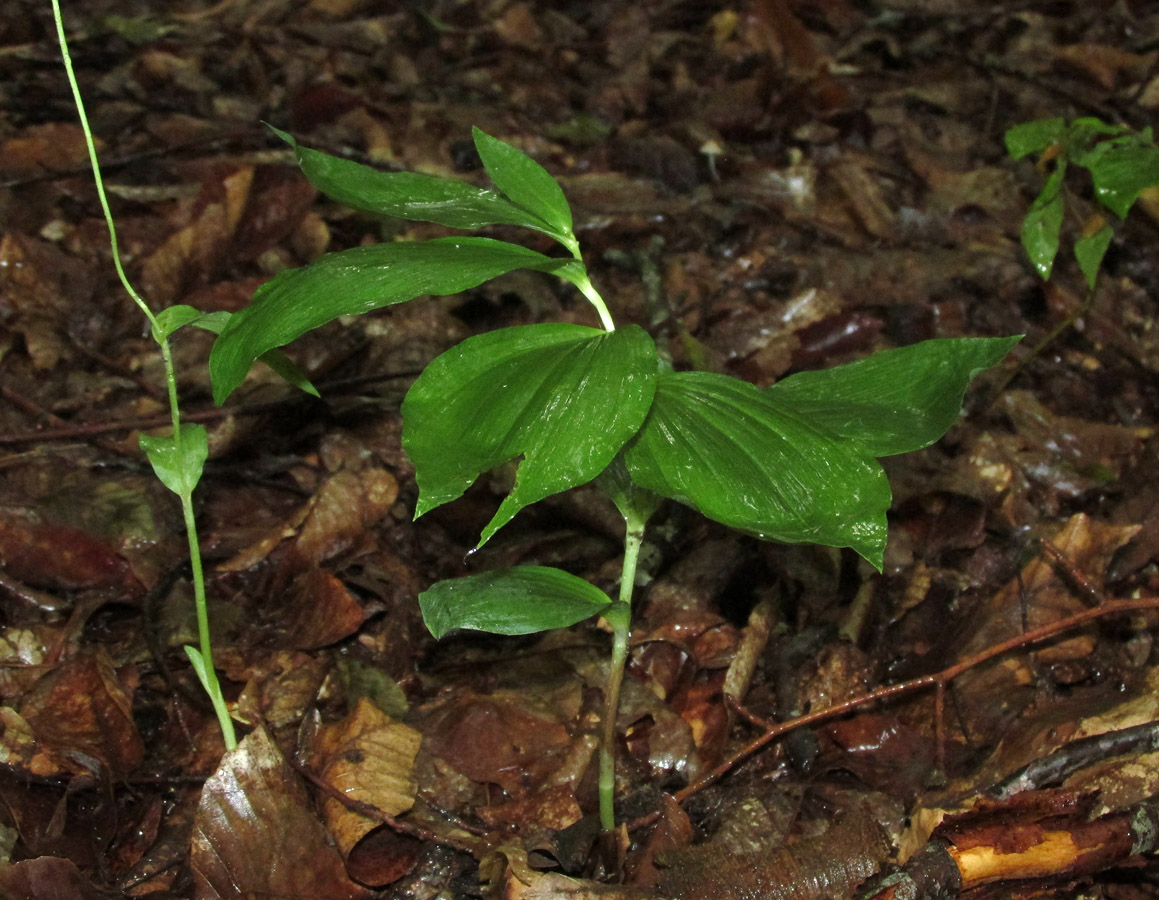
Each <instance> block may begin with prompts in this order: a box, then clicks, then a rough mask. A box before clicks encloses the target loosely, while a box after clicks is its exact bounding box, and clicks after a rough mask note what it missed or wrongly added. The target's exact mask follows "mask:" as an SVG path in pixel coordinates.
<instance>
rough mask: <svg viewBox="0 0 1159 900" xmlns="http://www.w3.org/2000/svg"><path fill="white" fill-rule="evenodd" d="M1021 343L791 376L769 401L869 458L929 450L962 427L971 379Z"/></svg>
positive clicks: (927, 348) (922, 350) (936, 344)
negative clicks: (955, 426) (956, 426)
mask: <svg viewBox="0 0 1159 900" xmlns="http://www.w3.org/2000/svg"><path fill="white" fill-rule="evenodd" d="M1019 340H1021V338H1020V337H1007V338H942V339H938V340H932V341H922V342H921V343H918V344H913V345H911V346H909V347H901V348H898V349H896V350H882V351H881V352H879V353H875V354H873V355H872V356H869V357H867V358H865V359H862V360H858V361H857V362H852V363H847V364H846V365H843V366H834V367H833V368H831V369H822V370H819V371H813V372H799V373H798V374H796V375H790V376H789V377H788V378H786V379H785V380H784V381H779V382H777V383H776V384H774V385H773V386H772V387H771V388H769V389H768V393H769V395H770V396H772V397H773V398H774V399H776V400H778V401H779V402H781V403H782V404H783V405H784V406H786V407H788V408H791V409H792V410H793V411H794V412H795V413H796V414H797V415H798V416H800V417H801V418H802V419H804V420H806V421H808V422H809V423H811V424H812V425H815V426H816V427H817V428H819V429H822V430H823V431H827V432H830V433H832V434H834V435H836V436H837V437H839V438H841V439H843V440H847V441H853V442H855V443H856V444H858V445H859V446H860V447H861V448H863V449H864V450H865V451H866V452H867V453H868V454H870V455H872V456H876V457H881V456H893V455H894V454H897V453H908V452H909V451H911V450H918V449H920V448H922V447H926V446H928V445H930V444H932V443H933V442H934V441H936V440H937V439H938V438H940V437H941V436H942V435H943V434H945V433H946V431H948V430H949V428H950V426H951V425H953V424H954V423H955V422H956V421H958V418H959V417H960V416H961V414H962V398H963V397H964V396H965V393H966V387H967V386H968V385H969V384H970V382H971V381H972V380H973V378H974V376H975V375H977V374H978V373H979V372H981V371H983V370H984V369H988V368H990V367H991V366H993V365H996V364H998V363H999V362H1001V361H1002V359H1003V358H1004V357H1005V356H1006V354H1007V353H1009V352H1010V348H1011V347H1013V346H1014V345H1015V344H1016V343H1018V341H1019Z"/></svg>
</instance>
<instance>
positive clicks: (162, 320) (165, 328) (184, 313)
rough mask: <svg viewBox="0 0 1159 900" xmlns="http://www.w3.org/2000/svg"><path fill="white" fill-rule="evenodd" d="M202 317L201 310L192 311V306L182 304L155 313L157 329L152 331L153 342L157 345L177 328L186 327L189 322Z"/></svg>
mask: <svg viewBox="0 0 1159 900" xmlns="http://www.w3.org/2000/svg"><path fill="white" fill-rule="evenodd" d="M202 315H203V313H202V312H201V310H199V309H194V308H193V307H192V306H187V305H185V304H184V303H178V304H175V305H174V306H168V307H166V308H165V309H163V310H161V312H159V313H157V316H156V320H157V327H156V328H155V329H154V330H153V340H155V341H156V342H157V343H158V344H159V343H161V342H162V341H163V340H165V339H166V338H168V337H169V335H171V334H173V332H175V331H176V330H177V329H178V328H181V327H183V326H185V325H188V324H189V323H190V322H195V321H197V320H198V319H200V318H201V317H202Z"/></svg>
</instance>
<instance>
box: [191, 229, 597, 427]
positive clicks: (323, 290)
mask: <svg viewBox="0 0 1159 900" xmlns="http://www.w3.org/2000/svg"><path fill="white" fill-rule="evenodd" d="M582 265H583V264H582V263H580V262H578V261H576V260H565V259H552V258H550V257H547V256H544V255H543V254H542V253H536V252H535V251H534V250H529V249H527V248H526V247H520V246H519V245H517V244H508V243H506V242H504V241H495V240H491V239H490V238H476V237H460V238H439V239H436V240H433V241H425V242H423V243H410V242H400V243H393V244H375V245H372V246H369V247H355V248H354V249H352V250H344V251H342V252H340V253H330V254H327V255H326V256H323V257H322V258H321V259H319V260H318V261H317V262H315V263H313V264H312V265H309V266H306V267H304V268H301V269H290V270H288V271H285V272H281V273H279V274H278V275H276V276H275V277H274V278H272V279H270V280H269V281H267V282H266V283H265V284H264V285H262V286H261V287H260V288H258V290H257V292H256V293H255V294H254V301H253V303H252V304H251V305H250V306H249V307H247V308H246V309H243V310H242V311H241V312H238V313H234V315H233V317H232V318H231V319H230V320H229V323H228V324H227V325H226V326H225V328H224V329H223V330H222V332H221V335H220V336H219V337H218V339H217V341H216V342H214V345H213V350H212V352H211V353H210V355H209V374H210V377H211V378H212V380H213V397H214V400H215V401H216V402H217V403H219V404H220V403H222V402H224V400H225V398H226V397H228V396H229V395H230V394H231V393H232V392H233V391H234V389H235V388H236V387H237V386H238V385H239V384H241V382H242V380H243V379H244V378H245V375H246V373H247V372H248V371H249V369H250V366H251V365H252V364H253V361H254V360H255V359H257V358H258V357H260V356H261V355H262V354H264V353H265V352H266V351H268V350H272V349H273V348H275V347H280V346H282V345H284V344H288V343H289V342H290V341H292V340H294V339H295V338H297V337H299V336H300V335H302V334H305V333H306V332H307V331H310V330H312V329H314V328H317V327H319V326H320V325H325V324H326V323H327V322H329V321H331V320H332V319H336V318H337V317H338V316H345V315H355V314H358V313H365V312H370V311H371V310H373V309H379V308H381V307H384V306H390V305H392V304H395V303H402V302H404V301H407V300H413V299H414V298H415V297H421V296H423V295H424V294H436V295H443V294H455V293H458V292H459V291H465V290H467V289H468V288H473V287H475V286H476V285H478V284H482V283H483V282H484V281H487V280H488V279H491V278H494V277H496V276H497V275H502V274H503V273H505V272H510V271H512V270H513V269H536V270H538V271H540V272H556V273H559V272H561V271H563V270H566V269H568V268H576V267H579V268H582Z"/></svg>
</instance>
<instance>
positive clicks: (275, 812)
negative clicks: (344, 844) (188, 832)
mask: <svg viewBox="0 0 1159 900" xmlns="http://www.w3.org/2000/svg"><path fill="white" fill-rule="evenodd" d="M190 863H191V865H192V867H193V873H194V878H195V880H196V892H195V897H197V900H216V898H222V900H225V898H234V897H239V896H257V897H268V898H271V900H360V898H364V897H369V896H370V892H369V891H368V890H367V889H366V888H363V887H361V886H359V885H357V884H355V883H354V882H353V881H351V880H350V878H349V876H347V874H346V870H345V868H344V867H343V865H342V858H341V856H339V854H338V851H337V850H336V849H335V848H334V846H333V845H332V844H331V843H330V842H329V840H328V839H327V836H326V832H325V830H324V829H323V827H322V825H321V823H320V822H319V821H318V818H317V816H316V815H315V813H314V811H313V808H312V804H311V802H310V798H309V796H308V795H307V793H306V789H305V787H304V786H303V785H302V781H301V778H300V776H299V775H298V773H297V772H295V771H294V769H293V767H291V766H290V764H289V763H287V762H286V760H285V758H284V757H283V756H282V752H281V751H280V750H279V749H278V747H277V745H276V744H274V742H273V741H272V740H271V739H270V736H269V735H268V734H267V733H266V731H265V729H262V728H258V729H257V730H255V731H254V732H253V733H251V734H249V735H247V736H246V737H245V738H243V739H242V741H241V742H240V743H239V744H238V746H237V748H236V749H235V750H232V751H230V752H229V753H227V754H226V755H225V756H224V757H223V758H222V761H221V765H220V766H219V767H218V770H217V771H216V772H215V773H214V774H213V776H212V777H211V778H210V779H209V780H208V781H207V782H206V783H205V787H204V789H203V790H202V794H201V803H200V805H199V806H198V808H197V818H196V821H195V823H194V832H193V846H192V850H191V852H190Z"/></svg>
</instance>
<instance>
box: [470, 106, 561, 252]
mask: <svg viewBox="0 0 1159 900" xmlns="http://www.w3.org/2000/svg"><path fill="white" fill-rule="evenodd" d="M471 134H472V136H473V137H474V138H475V149H477V150H478V151H479V158H480V159H482V160H483V167H484V168H485V169H486V170H487V174H488V175H490V176H491V180H492V181H493V182H495V186H496V187H497V188H499V190H501V191H502V192H503V193H504V194H506V195H507V197H508V198H510V199H511V200H513V201H515V202H516V203H518V204H519V205H520V206H522V207H523V208H524V209H526V210H528V212H530V213H531V214H532V215H535V216H537V217H538V218H540V219H542V220H543V221H544V222H546V223H547V225H548V226H549V227H550V228H552V229H553V232H554V236H555V237H556V238H557V239H558V240H559V241H561V242H562V243H563V244H565V245H566V246H568V247H569V248H570V247H573V246H575V243H576V241H575V235H574V234H573V233H572V218H571V207H569V206H568V205H567V198H566V197H564V195H563V190H562V189H561V188H560V186H559V184H558V182H556V180H555V179H554V178H552V177H551V175H549V174H548V173H547V170H546V169H544V168H543V166H541V165H540V164H539V163H537V162H536V161H535V160H533V159H532V158H531V157H529V156H528V155H527V154H525V153H524V152H523V151H521V150H519V149H517V148H515V147H512V146H511V145H510V144H505V143H504V142H503V141H501V140H499V139H498V138H493V137H491V135H489V134H487V133H486V132H484V131H481V130H480V129H478V128H473V129H472V130H471Z"/></svg>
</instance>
